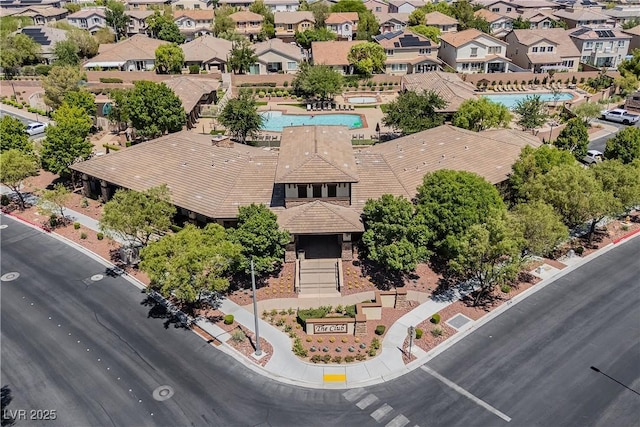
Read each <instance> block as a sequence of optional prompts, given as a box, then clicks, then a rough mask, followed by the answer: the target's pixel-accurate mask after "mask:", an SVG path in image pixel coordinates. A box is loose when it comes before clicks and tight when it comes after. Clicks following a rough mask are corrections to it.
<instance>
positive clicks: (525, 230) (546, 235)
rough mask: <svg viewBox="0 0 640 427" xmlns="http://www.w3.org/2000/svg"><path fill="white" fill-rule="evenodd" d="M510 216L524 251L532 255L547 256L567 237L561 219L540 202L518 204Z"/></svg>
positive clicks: (550, 207) (567, 231) (567, 233)
mask: <svg viewBox="0 0 640 427" xmlns="http://www.w3.org/2000/svg"><path fill="white" fill-rule="evenodd" d="M511 214H512V215H511V219H512V223H513V225H514V227H515V228H517V229H518V230H519V232H520V233H521V234H522V237H523V238H524V242H525V245H524V249H525V250H526V251H527V252H528V253H530V254H532V255H537V256H547V255H549V254H550V253H551V252H552V251H553V250H554V249H555V248H556V247H557V246H558V245H559V244H560V243H562V242H563V241H565V240H566V239H567V238H568V237H569V229H568V228H567V227H566V226H565V225H564V224H563V223H562V217H561V216H560V215H559V214H558V213H556V211H555V210H554V209H553V206H551V205H548V204H547V203H545V202H543V201H541V200H536V201H533V202H528V203H520V204H518V205H516V206H515V207H514V208H513V210H512V211H511Z"/></svg>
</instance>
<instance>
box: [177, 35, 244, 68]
mask: <svg viewBox="0 0 640 427" xmlns="http://www.w3.org/2000/svg"><path fill="white" fill-rule="evenodd" d="M180 48H182V51H183V52H184V60H185V61H187V62H207V61H211V60H212V59H219V60H221V61H223V62H226V61H227V56H229V53H230V52H231V49H233V43H232V42H230V41H229V40H225V39H220V38H217V37H213V36H211V35H208V34H206V35H204V36H200V37H197V38H195V39H193V40H191V41H190V42H187V43H185V44H183V45H180Z"/></svg>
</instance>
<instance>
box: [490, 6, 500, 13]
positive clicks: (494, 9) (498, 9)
mask: <svg viewBox="0 0 640 427" xmlns="http://www.w3.org/2000/svg"><path fill="white" fill-rule="evenodd" d="M491 12H500V8H499V7H492V8H491Z"/></svg>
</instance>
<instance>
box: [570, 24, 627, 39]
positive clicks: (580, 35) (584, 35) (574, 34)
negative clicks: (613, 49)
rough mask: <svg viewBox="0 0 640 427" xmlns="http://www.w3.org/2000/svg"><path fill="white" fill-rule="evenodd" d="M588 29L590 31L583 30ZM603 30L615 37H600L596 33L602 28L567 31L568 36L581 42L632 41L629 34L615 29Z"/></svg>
mask: <svg viewBox="0 0 640 427" xmlns="http://www.w3.org/2000/svg"><path fill="white" fill-rule="evenodd" d="M585 29H588V30H589V31H585V32H582V31H581V30H585ZM603 30H606V31H610V32H611V33H612V34H613V37H600V36H599V35H598V33H596V31H600V28H594V29H589V28H587V27H583V28H580V29H578V28H573V29H571V30H567V34H568V35H569V36H570V37H571V38H576V39H580V40H602V39H613V38H615V39H630V38H631V36H630V35H629V34H626V33H624V32H623V31H621V30H618V29H615V28H603Z"/></svg>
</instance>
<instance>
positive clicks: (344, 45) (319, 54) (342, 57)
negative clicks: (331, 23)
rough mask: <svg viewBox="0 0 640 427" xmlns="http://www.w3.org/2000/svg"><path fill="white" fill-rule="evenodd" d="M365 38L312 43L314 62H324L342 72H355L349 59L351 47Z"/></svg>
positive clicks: (362, 41)
mask: <svg viewBox="0 0 640 427" xmlns="http://www.w3.org/2000/svg"><path fill="white" fill-rule="evenodd" d="M364 42H365V41H364V40H333V41H326V42H313V43H311V56H312V58H313V63H314V64H324V65H328V66H329V67H331V68H333V69H334V70H336V71H337V72H339V73H341V74H353V66H352V65H351V64H349V60H348V59H347V57H348V55H349V51H350V50H351V48H352V47H353V46H355V45H357V44H359V43H364Z"/></svg>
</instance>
